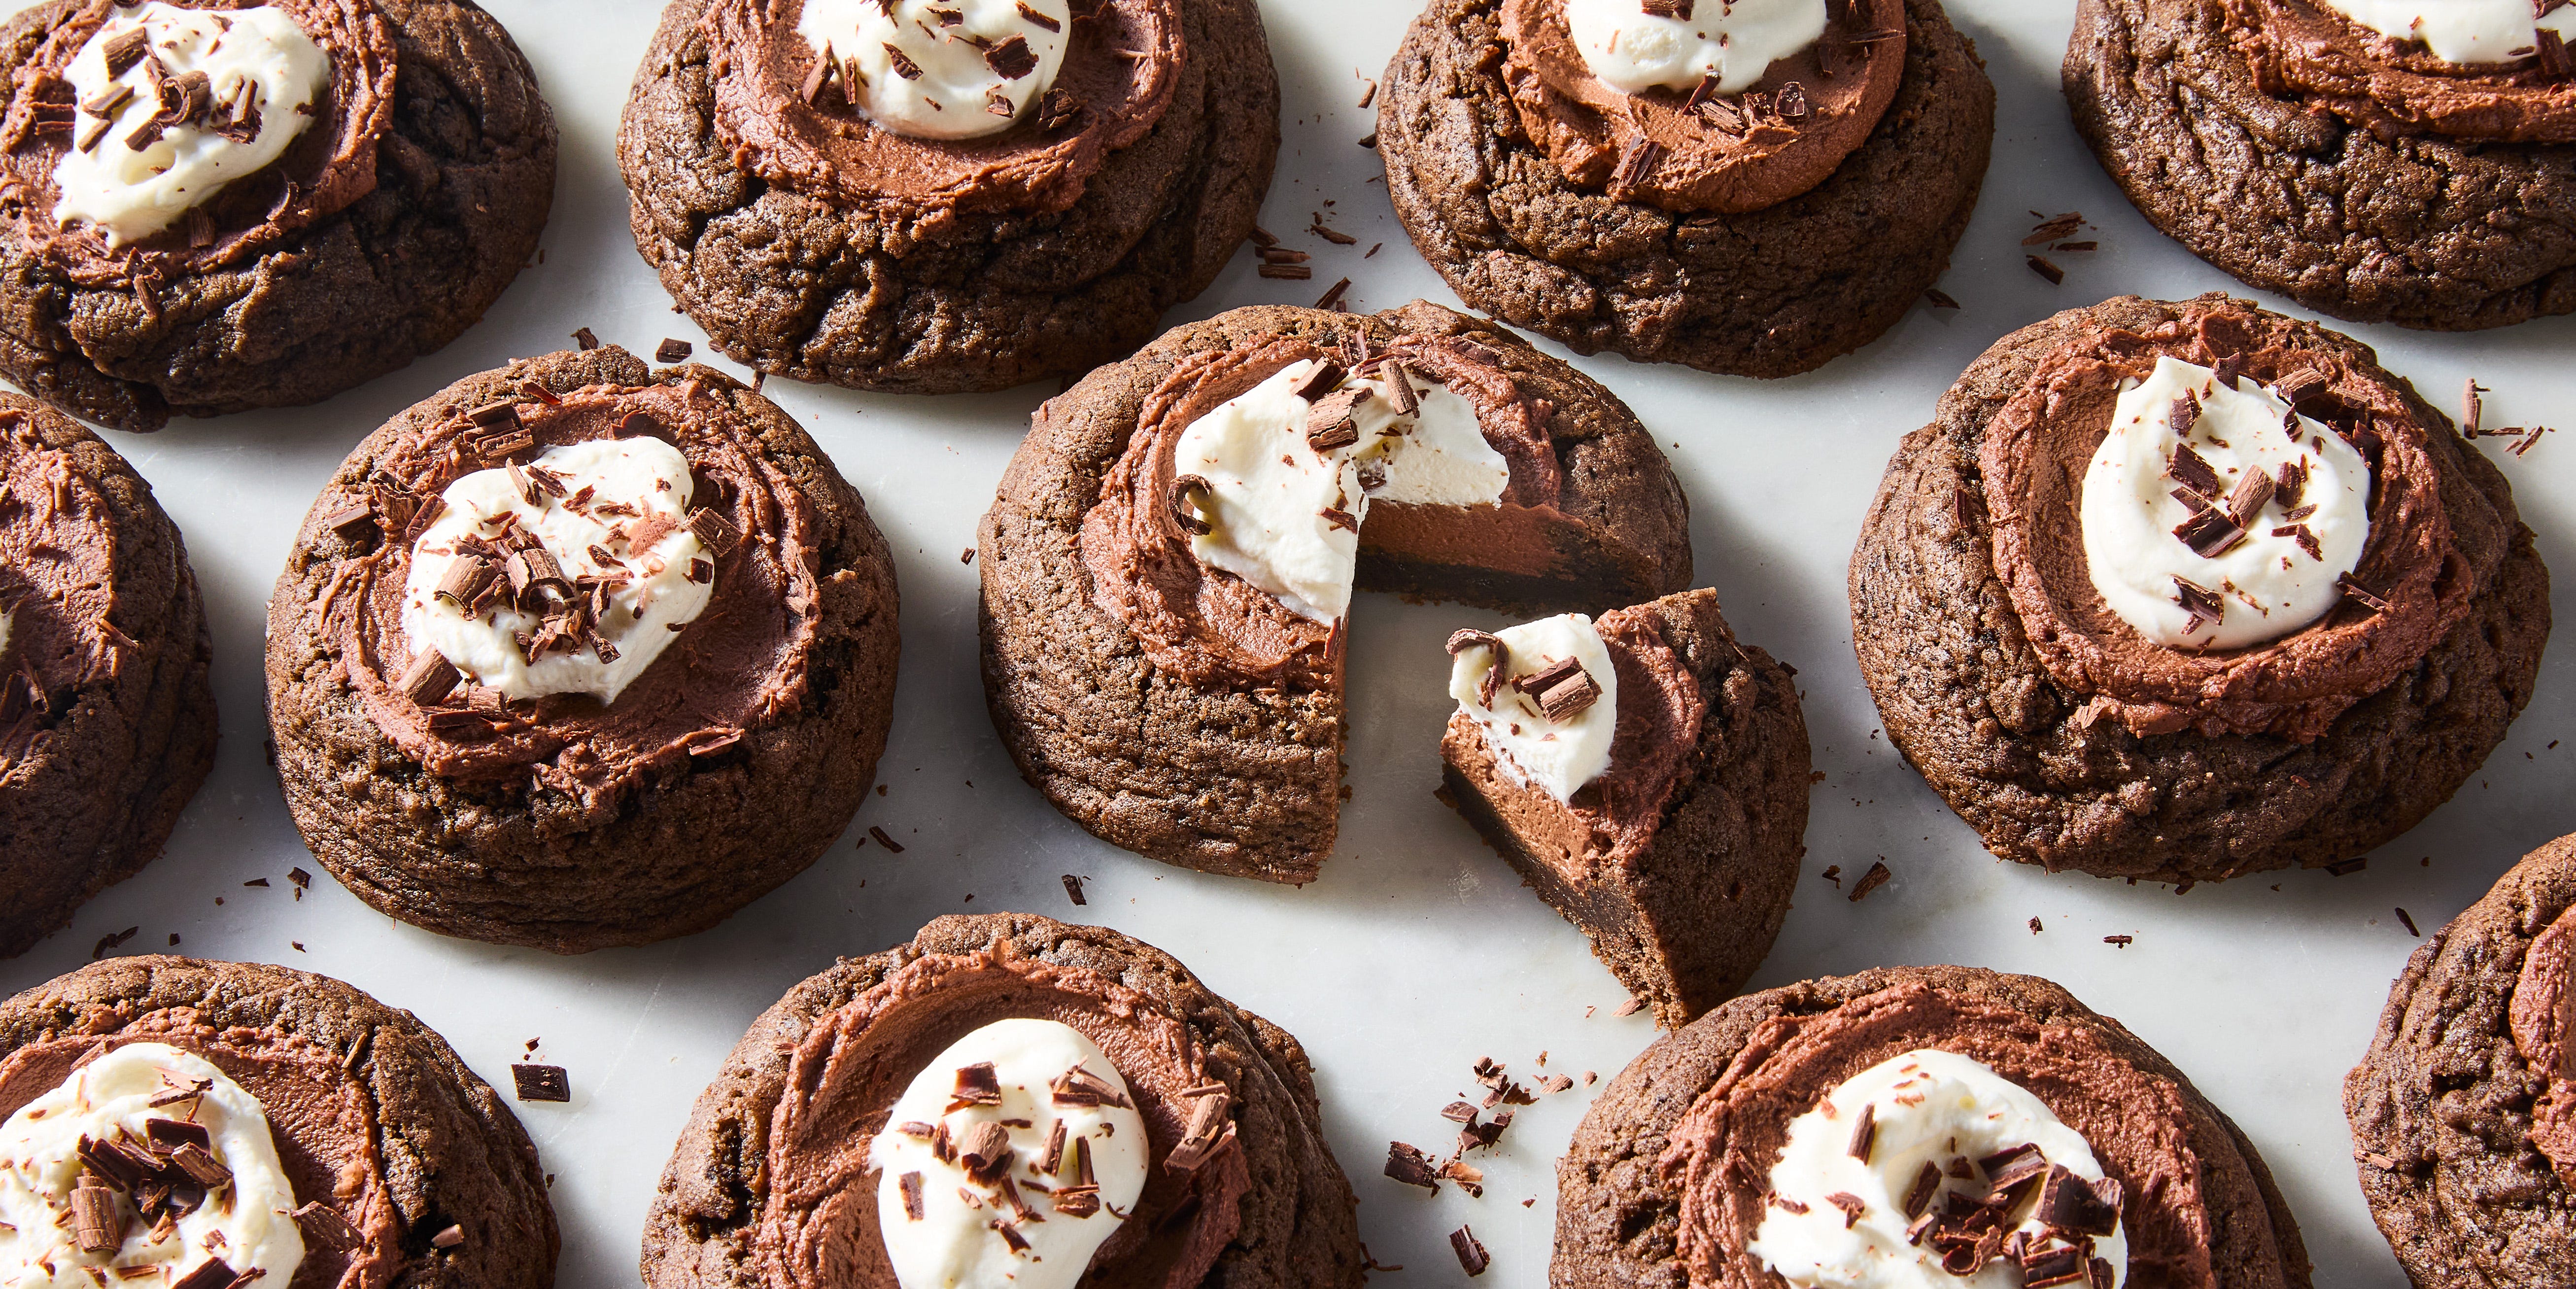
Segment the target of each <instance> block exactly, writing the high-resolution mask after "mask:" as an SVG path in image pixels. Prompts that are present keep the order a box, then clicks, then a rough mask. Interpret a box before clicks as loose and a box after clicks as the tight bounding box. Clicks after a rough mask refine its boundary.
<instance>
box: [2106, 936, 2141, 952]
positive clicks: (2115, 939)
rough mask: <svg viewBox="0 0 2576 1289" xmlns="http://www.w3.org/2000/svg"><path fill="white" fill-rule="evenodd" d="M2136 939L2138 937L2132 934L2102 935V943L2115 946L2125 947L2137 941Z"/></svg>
mask: <svg viewBox="0 0 2576 1289" xmlns="http://www.w3.org/2000/svg"><path fill="white" fill-rule="evenodd" d="M2137 939H2138V938H2137V937H2136V936H2133V935H2106V936H2104V937H2102V943H2104V944H2107V945H2111V946H2113V947H2115V948H2121V949H2126V948H2128V947H2129V946H2130V945H2132V944H2135V943H2137Z"/></svg>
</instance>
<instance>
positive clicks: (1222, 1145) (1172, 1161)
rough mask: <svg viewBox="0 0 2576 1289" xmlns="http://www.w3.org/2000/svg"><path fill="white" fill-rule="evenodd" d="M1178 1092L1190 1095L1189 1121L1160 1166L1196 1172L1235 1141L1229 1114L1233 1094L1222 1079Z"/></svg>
mask: <svg viewBox="0 0 2576 1289" xmlns="http://www.w3.org/2000/svg"><path fill="white" fill-rule="evenodd" d="M1181 1095H1183V1096H1187V1097H1192V1098H1193V1100H1192V1101H1191V1104H1190V1117H1189V1122H1188V1124H1187V1125H1186V1127H1185V1128H1184V1129H1183V1130H1182V1133H1181V1140H1180V1143H1179V1144H1178V1145H1175V1146H1173V1147H1172V1152H1171V1153H1170V1154H1168V1155H1165V1156H1164V1157H1163V1167H1165V1168H1166V1169H1170V1170H1172V1171H1174V1172H1183V1173H1187V1172H1195V1171H1197V1170H1198V1169H1199V1167H1200V1166H1201V1165H1204V1164H1206V1163H1207V1162H1208V1161H1209V1160H1211V1159H1214V1158H1216V1157H1217V1155H1219V1154H1220V1153H1223V1151H1224V1150H1225V1149H1226V1147H1228V1146H1231V1145H1233V1144H1234V1141H1235V1131H1234V1120H1233V1118H1232V1117H1231V1114H1230V1112H1231V1111H1232V1109H1233V1106H1234V1097H1233V1094H1231V1093H1229V1092H1227V1091H1226V1089H1225V1085H1224V1084H1221V1083H1218V1084H1207V1085H1202V1086H1200V1087H1196V1088H1191V1089H1188V1090H1187V1091H1184V1092H1183V1093H1182V1094H1181Z"/></svg>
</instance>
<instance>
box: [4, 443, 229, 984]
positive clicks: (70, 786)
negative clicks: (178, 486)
mask: <svg viewBox="0 0 2576 1289" xmlns="http://www.w3.org/2000/svg"><path fill="white" fill-rule="evenodd" d="M211 654H212V647H211V645H210V643H209V641H208V639H207V636H206V610H205V605H204V604H203V602H201V601H200V600H199V599H198V598H197V575H196V573H195V572H193V571H192V570H190V568H189V567H188V551H187V547H186V546H185V544H184V543H182V542H181V541H180V540H179V530H178V528H177V527H175V526H174V525H172V524H171V522H170V517H169V516H168V515H166V514H163V513H162V511H161V503H159V502H158V501H155V500H153V498H152V487H151V485H149V484H147V483H145V482H144V481H143V478H142V476H140V475H137V474H136V473H134V468H133V467H132V466H129V465H127V464H126V463H125V458H123V457H120V456H118V455H117V454H116V450H115V449H113V448H111V447H109V446H107V445H106V444H105V443H102V442H100V441H99V438H98V436H97V435H95V434H92V433H90V432H89V431H88V430H86V429H83V428H81V426H80V425H79V424H77V423H75V422H74V421H73V420H72V419H71V418H69V417H67V416H64V415H62V414H61V413H58V412H55V411H53V410H52V409H50V408H47V407H44V406H43V405H41V404H38V403H36V402H35V401H34V400H32V399H28V398H25V397H22V396H20V395H17V394H11V393H0V854H5V855H6V856H7V859H6V861H5V862H0V910H5V911H0V957H15V956H17V955H18V954H21V953H24V952H26V951H27V949H28V948H29V947H31V946H33V945H34V944H35V943H36V941H37V940H39V939H42V938H43V937H45V936H46V935H48V934H51V933H52V932H54V931H56V930H59V929H61V928H62V927H63V926H64V925H65V924H67V923H69V922H70V921H71V920H72V911H73V910H74V909H77V908H79V907H80V906H81V905H82V904H83V903H85V902H87V901H88V899H89V898H90V897H91V896H93V895H96V894H98V893H99V892H100V891H101V890H103V889H105V888H106V887H108V886H109V885H111V884H113V883H116V882H121V881H123V880H125V879H126V878H128V877H132V876H133V875H134V874H135V873H137V872H139V871H141V869H142V868H143V866H144V865H145V864H148V863H151V862H152V861H153V860H154V859H156V858H158V857H159V856H160V854H161V847H162V844H163V843H165V842H167V841H168V840H169V839H170V830H171V828H172V827H173V826H175V825H176V824H177V823H178V821H179V811H180V810H181V809H182V808H183V807H185V806H186V805H187V804H188V799H189V798H190V797H193V796H195V795H196V794H197V785H198V784H200V783H203V782H205V779H206V772H207V771H208V770H210V769H212V768H213V767H214V761H215V694H214V689H213V688H212V686H211V685H210V684H209V683H208V681H207V676H206V664H207V660H208V659H209V657H210V656H211Z"/></svg>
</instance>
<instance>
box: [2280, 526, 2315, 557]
mask: <svg viewBox="0 0 2576 1289" xmlns="http://www.w3.org/2000/svg"><path fill="white" fill-rule="evenodd" d="M2272 535H2273V536H2275V537H2287V538H2289V539H2290V540H2291V541H2294V542H2297V543H2298V544H2299V549H2300V550H2303V551H2306V552H2307V553H2308V558H2309V559H2312V560H2316V561H2318V562H2319V563H2323V562H2324V561H2325V557H2326V553H2325V548H2324V547H2322V546H2319V545H2318V544H2317V535H2316V534H2315V533H2312V532H2309V531H2308V526H2307V525H2306V524H2291V525H2289V526H2288V527H2285V528H2275V529H2273V530H2272Z"/></svg>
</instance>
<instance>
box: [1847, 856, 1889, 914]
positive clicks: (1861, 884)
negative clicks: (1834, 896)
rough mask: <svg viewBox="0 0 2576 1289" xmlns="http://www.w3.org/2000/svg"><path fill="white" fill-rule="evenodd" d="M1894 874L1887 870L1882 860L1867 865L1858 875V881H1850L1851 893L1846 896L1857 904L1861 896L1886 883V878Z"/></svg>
mask: <svg viewBox="0 0 2576 1289" xmlns="http://www.w3.org/2000/svg"><path fill="white" fill-rule="evenodd" d="M1894 876H1896V874H1894V873H1892V872H1890V871H1888V867H1887V865H1886V864H1885V863H1884V862H1882V863H1876V864H1872V865H1870V866H1869V871H1868V872H1866V873H1863V874H1861V875H1860V880H1859V881H1857V882H1854V883H1852V889H1851V894H1850V895H1849V896H1847V897H1846V898H1847V899H1849V900H1850V901H1851V902H1852V903H1854V904H1858V903H1860V902H1861V899H1862V897H1864V896H1866V895H1868V894H1869V893H1870V892H1871V891H1874V890H1877V889H1878V888H1879V887H1881V886H1885V885H1886V884H1887V879H1889V878H1891V877H1894Z"/></svg>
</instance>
